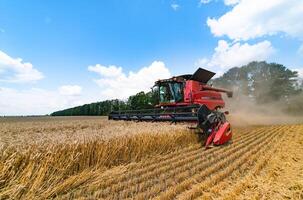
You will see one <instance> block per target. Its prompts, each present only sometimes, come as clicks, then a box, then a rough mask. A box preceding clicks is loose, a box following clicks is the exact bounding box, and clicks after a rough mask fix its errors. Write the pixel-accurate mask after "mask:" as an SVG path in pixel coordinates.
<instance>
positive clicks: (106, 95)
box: [88, 61, 171, 99]
mask: <svg viewBox="0 0 303 200" xmlns="http://www.w3.org/2000/svg"><path fill="white" fill-rule="evenodd" d="M88 70H89V71H92V72H96V73H97V74H99V75H100V76H101V78H100V79H97V80H95V82H96V83H97V84H98V85H99V86H100V88H101V96H102V98H103V99H114V98H118V99H126V98H127V97H129V96H130V95H134V94H136V93H138V92H140V91H145V92H146V91H149V90H150V88H151V87H152V86H153V84H154V82H155V81H156V80H158V79H163V78H169V77H170V76H171V74H170V72H169V70H168V69H167V68H166V67H165V64H164V63H163V62H161V61H154V62H153V63H152V64H151V65H150V66H148V67H143V68H141V69H140V70H139V71H138V72H132V71H130V72H129V73H128V75H126V74H125V73H123V72H122V68H121V67H117V66H114V65H112V66H109V67H105V66H101V65H99V64H97V65H95V66H89V67H88Z"/></svg>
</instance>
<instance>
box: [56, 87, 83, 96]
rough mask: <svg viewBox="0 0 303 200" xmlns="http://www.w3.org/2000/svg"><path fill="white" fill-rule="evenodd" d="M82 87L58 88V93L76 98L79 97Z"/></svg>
mask: <svg viewBox="0 0 303 200" xmlns="http://www.w3.org/2000/svg"><path fill="white" fill-rule="evenodd" d="M81 92H82V87H80V86H78V85H63V86H61V87H59V93H60V94H61V95H66V96H78V95H81Z"/></svg>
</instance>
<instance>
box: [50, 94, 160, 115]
mask: <svg viewBox="0 0 303 200" xmlns="http://www.w3.org/2000/svg"><path fill="white" fill-rule="evenodd" d="M153 99H154V98H153V96H152V93H151V92H148V93H145V92H139V93H137V94H136V95H132V96H130V97H129V98H128V99H127V101H122V100H119V99H114V100H106V101H101V102H96V103H91V104H84V105H82V106H77V107H74V108H69V109H65V110H60V111H57V112H53V113H52V114H51V115H52V116H81V115H96V116H97V115H108V114H109V113H110V112H111V111H114V110H139V109H150V108H153V107H154V105H155V104H156V103H155V101H154V100H153Z"/></svg>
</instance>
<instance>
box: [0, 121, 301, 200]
mask: <svg viewBox="0 0 303 200" xmlns="http://www.w3.org/2000/svg"><path fill="white" fill-rule="evenodd" d="M0 125H1V126H0V199H303V125H300V124H292V125H267V126H247V127H234V128H233V132H234V137H233V140H232V142H231V143H229V144H227V145H224V146H220V147H213V148H211V149H208V150H205V149H204V148H203V141H204V139H205V138H203V137H200V136H199V135H198V134H197V133H195V131H193V130H190V129H188V126H189V125H188V124H170V123H144V122H142V123H136V122H120V121H119V122H117V121H108V120H107V119H106V118H102V117H40V118H2V119H0Z"/></svg>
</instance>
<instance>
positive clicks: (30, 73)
mask: <svg viewBox="0 0 303 200" xmlns="http://www.w3.org/2000/svg"><path fill="white" fill-rule="evenodd" d="M0 72H1V77H0V81H2V82H15V83H17V82H33V81H37V80H40V79H42V78H43V77H44V76H43V74H42V73H41V72H40V71H38V70H37V69H35V68H34V67H33V65H32V64H31V63H29V62H23V61H22V59H21V58H12V57H10V56H9V55H7V54H6V53H4V52H3V51H0Z"/></svg>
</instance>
